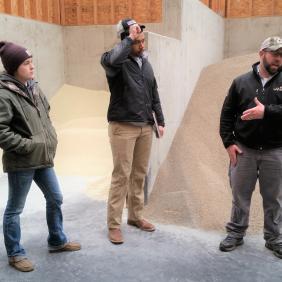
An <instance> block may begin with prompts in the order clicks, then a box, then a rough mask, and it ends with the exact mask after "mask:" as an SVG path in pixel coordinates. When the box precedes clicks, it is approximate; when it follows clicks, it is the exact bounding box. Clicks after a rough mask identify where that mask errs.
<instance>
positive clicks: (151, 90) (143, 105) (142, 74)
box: [101, 37, 164, 126]
mask: <svg viewBox="0 0 282 282" xmlns="http://www.w3.org/2000/svg"><path fill="white" fill-rule="evenodd" d="M132 43H133V41H132V40H131V39H130V38H129V37H127V38H125V39H124V40H122V41H121V42H120V43H119V44H117V45H116V46H115V47H114V48H113V49H112V50H111V51H109V52H106V53H104V54H103V55H102V58H101V64H102V66H103V67H104V69H105V71H106V75H107V80H108V84H109V88H110V92H111V98H110V105H109V109H108V121H121V122H148V123H153V116H152V111H154V112H155V113H156V117H157V121H158V123H159V125H162V126H164V117H163V113H162V108H161V103H160V99H159V94H158V87H157V82H156V79H155V76H154V72H153V69H152V67H151V64H150V63H149V62H148V60H147V59H146V58H144V57H142V68H141V69H140V67H139V66H138V63H137V62H136V61H135V60H134V58H132V57H131V56H130V52H131V45H132Z"/></svg>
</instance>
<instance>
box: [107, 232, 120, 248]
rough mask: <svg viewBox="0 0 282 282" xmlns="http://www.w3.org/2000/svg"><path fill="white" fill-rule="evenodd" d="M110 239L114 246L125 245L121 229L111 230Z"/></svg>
mask: <svg viewBox="0 0 282 282" xmlns="http://www.w3.org/2000/svg"><path fill="white" fill-rule="evenodd" d="M108 237H109V240H110V241H111V242H112V243H113V244H116V245H117V244H122V243H123V238H122V233H121V230H120V229H119V228H114V229H109V233H108Z"/></svg>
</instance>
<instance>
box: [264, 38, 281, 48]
mask: <svg viewBox="0 0 282 282" xmlns="http://www.w3.org/2000/svg"><path fill="white" fill-rule="evenodd" d="M280 48H282V38H281V37H279V36H272V37H268V38H266V39H265V40H264V41H263V42H262V44H261V46H260V51H261V50H264V49H267V50H269V51H276V50H278V49H280Z"/></svg>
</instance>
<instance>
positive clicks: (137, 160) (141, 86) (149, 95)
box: [101, 19, 164, 244]
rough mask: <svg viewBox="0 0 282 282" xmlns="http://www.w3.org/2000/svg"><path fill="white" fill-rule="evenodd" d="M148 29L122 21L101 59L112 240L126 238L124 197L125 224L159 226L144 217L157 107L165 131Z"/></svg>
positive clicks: (160, 128) (159, 124)
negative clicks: (111, 165) (107, 97)
mask: <svg viewBox="0 0 282 282" xmlns="http://www.w3.org/2000/svg"><path fill="white" fill-rule="evenodd" d="M144 28H145V26H143V25H139V24H137V23H136V21H134V20H133V19H124V20H121V21H120V22H119V23H118V25H117V29H118V35H119V37H120V39H121V42H120V43H119V44H117V45H116V46H115V47H114V48H113V49H112V50H111V51H109V52H106V53H104V54H103V55H102V58H101V64H102V66H103V67H104V69H105V71H106V76H107V80H108V84H109V88H110V92H111V98H110V105H109V109H108V121H109V138H110V143H111V149H112V155H113V163H114V169H113V172H112V181H111V188H110V193H109V199H108V219H107V221H108V229H109V233H108V236H109V240H110V241H111V242H112V243H114V244H121V243H123V237H122V233H121V229H120V225H121V218H122V211H123V206H124V203H125V199H126V196H127V203H128V221H127V223H128V224H129V225H133V226H135V227H137V228H140V229H141V230H143V231H149V232H152V231H154V230H155V227H154V225H153V224H151V223H149V222H148V221H146V220H145V219H144V218H143V217H142V211H143V206H144V180H145V176H146V173H147V168H148V161H149V156H150V150H151V144H152V125H153V124H154V118H153V112H154V113H155V116H156V120H157V129H158V131H159V134H160V135H161V136H162V135H163V132H164V117H163V113H162V108H161V103H160V99H159V95H158V89H157V83H156V79H155V76H154V73H153V69H152V67H151V64H150V63H149V62H148V60H147V58H146V55H145V53H144V45H145V36H144V33H143V29H144Z"/></svg>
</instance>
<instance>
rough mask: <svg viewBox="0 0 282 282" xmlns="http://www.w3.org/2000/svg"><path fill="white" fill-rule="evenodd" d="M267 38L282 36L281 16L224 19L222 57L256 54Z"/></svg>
mask: <svg viewBox="0 0 282 282" xmlns="http://www.w3.org/2000/svg"><path fill="white" fill-rule="evenodd" d="M269 36H282V17H281V16H276V17H252V18H242V19H226V20H225V38H224V41H225V42H224V57H227V58H229V57H234V56H239V55H246V54H249V53H252V52H256V51H257V50H258V47H259V46H260V44H261V43H262V41H263V40H264V39H265V38H267V37H269Z"/></svg>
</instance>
